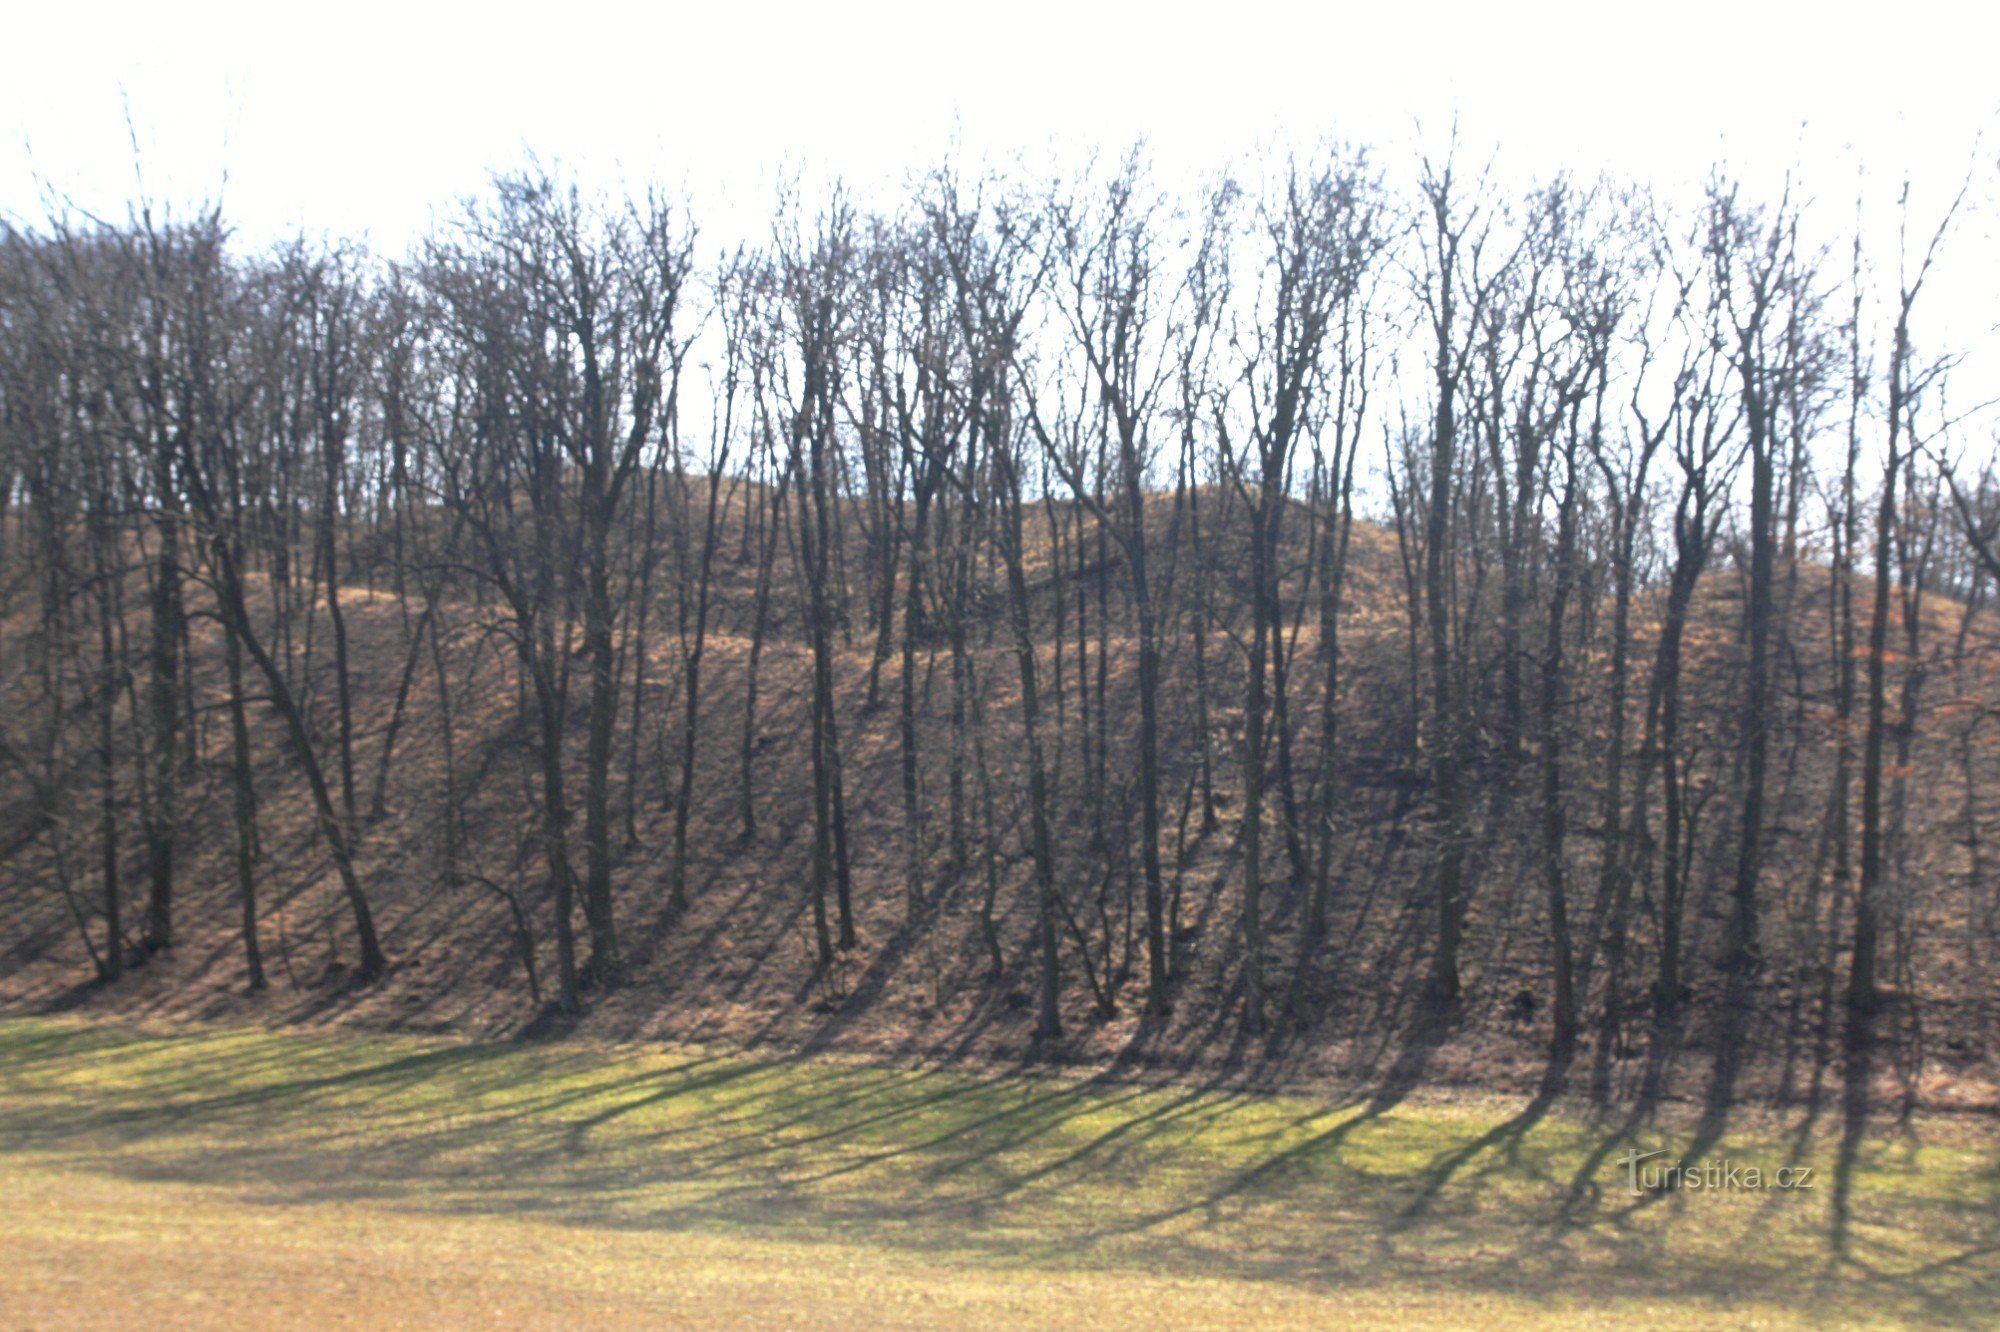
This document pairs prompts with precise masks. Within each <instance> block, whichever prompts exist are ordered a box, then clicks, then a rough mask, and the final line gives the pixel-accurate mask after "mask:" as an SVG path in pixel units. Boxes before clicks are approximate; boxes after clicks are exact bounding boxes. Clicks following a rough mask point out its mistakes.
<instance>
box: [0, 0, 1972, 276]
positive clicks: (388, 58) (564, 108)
mask: <svg viewBox="0 0 2000 1332" xmlns="http://www.w3.org/2000/svg"><path fill="white" fill-rule="evenodd" d="M7 8H9V9H11V10H13V12H12V13H11V14H10V15H8V16H6V17H5V20H4V24H0V30H4V31H6V32H7V34H8V38H7V43H6V45H7V48H8V49H7V52H6V54H5V55H4V56H0V209H4V210H6V211H8V212H11V213H14V214H17V215H21V214H26V215H32V214H33V213H34V212H36V211H37V186H36V179H37V176H38V175H39V176H40V177H42V178H46V179H48V180H50V181H52V182H53V183H54V184H55V185H57V186H58V187H59V188H61V189H63V190H65V191H68V192H71V193H73V194H74V195H76V196H77V198H78V199H79V201H80V202H83V203H85V204H86V205H92V206H95V207H98V208H114V209H115V208H116V207H117V206H119V205H120V204H122V202H123V201H124V199H125V198H126V197H128V196H129V194H130V193H131V184H132V155H131V152H130V150H129V147H128V145H127V142H126V136H125V130H124V112H123V109H122V106H123V103H124V102H125V101H127V100H129V104H130V106H131V110H132V115H133V119H134V120H135V121H136V122H137V124H138V127H139V131H140V138H141V141H142V143H143V145H144V148H145V161H146V168H147V171H148V174H149V183H150V184H151V185H152V187H153V188H154V190H155V192H156V193H160V194H163V195H166V196H173V195H176V194H179V195H190V194H204V193H213V192H214V191H215V189H216V188H217V187H218V186H219V185H220V183H221V181H222V179H223V176H224V173H225V171H226V172H227V175H228V187H227V191H226V196H225V197H226V199H227V201H228V204H229V211H230V213H231V215H232V216H233V217H234V218H235V219H236V220H237V222H238V224H239V226H241V227H242V228H243V230H244V231H245V232H246V233H247V234H248V235H250V236H252V237H255V236H259V235H267V234H275V233H278V232H283V231H287V230H291V229H294V228H297V227H300V226H306V227H309V228H312V229H316V230H317V229H325V230H329V231H333V232H337V233H342V234H350V235H353V234H360V233H364V232H366V233H370V234H372V236H373V237H374V238H375V239H376V240H377V241H378V242H380V243H382V244H383V245H385V246H386V247H388V248H391V249H393V248H396V247H397V246H399V245H400V243H401V242H402V241H403V240H404V239H406V238H407V237H409V236H410V235H412V234H414V233H415V232H417V231H419V230H421V229H422V227H423V226H424V224H425V221H426V218H427V216H428V210H429V209H430V208H432V207H434V206H438V205H447V204H449V203H450V202H451V201H452V200H453V199H454V198H455V197H457V196H458V195H460V194H462V193H464V192H466V191H468V190H470V189H473V188H476V187H477V186H478V185H479V184H480V183H481V181H482V180H483V179H484V177H485V175H486V173H487V172H488V171H489V170H490V169H492V168H495V167H504V166H508V165H512V164H515V163H517V162H519V161H520V160H521V157H522V155H523V153H524V152H525V150H526V149H527V148H530V147H532V148H533V149H534V150H535V151H536V152H538V153H540V154H542V155H543V156H545V157H550V158H554V159H557V160H560V161H563V162H565V163H568V164H570V165H573V166H575V167H577V168H579V169H581V170H584V171H585V172H586V173H596V172H604V173H606V175H607V177H609V176H610V174H611V173H614V172H615V173H617V174H618V175H621V176H624V177H626V178H629V179H645V178H651V179H657V180H662V181H664V182H667V183H670V184H684V185H685V186H686V187H687V189H688V190H689V191H690V192H691V194H692V195H693V197H694V198H695V199H696V200H697V201H698V202H701V203H703V204H705V205H707V206H708V211H711V212H714V213H716V214H717V217H716V218H715V220H716V221H720V220H721V219H722V216H724V215H726V209H725V203H727V204H733V205H734V206H735V207H737V208H747V209H751V210H752V211H753V212H754V211H756V210H761V209H762V208H763V207H764V206H765V204H766V203H767V202H768V198H769V190H770V184H771V181H772V180H773V178H774V171H775V170H776V169H779V168H781V167H784V166H787V165H801V164H803V165H805V166H807V167H808V168H810V169H811V170H813V171H815V172H818V171H826V172H837V173H840V174H843V175H846V176H848V177H850V178H851V179H853V180H855V181H856V182H857V183H859V184H861V185H862V186H863V187H864V188H865V187H866V186H867V185H869V184H870V183H871V182H881V181H891V182H893V181H894V180H895V179H896V178H897V177H898V176H899V175H900V174H901V173H902V172H903V171H905V170H907V169H909V168H912V167H921V166H924V165H927V164H930V163H932V162H934V161H935V160H936V159H937V157H938V156H939V155H940V154H941V153H942V151H943V150H944V148H945V147H946V146H947V144H948V143H949V142H950V141H951V139H952V137H953V136H954V135H955V134H956V135H957V136H959V137H960V138H961V139H962V141H963V142H964V143H965V144H966V145H967V147H969V148H971V149H973V150H975V151H983V152H989V153H994V154H1000V155H1005V154H1006V153H1008V152H1010V151H1012V150H1016V149H1025V150H1028V151H1030V152H1031V153H1034V154H1036V155H1038V156H1039V155H1041V154H1042V153H1044V152H1045V151H1046V149H1047V147H1048V145H1051V144H1053V145H1055V146H1056V147H1057V148H1058V149H1059V150H1060V149H1073V148H1075V147H1077V146H1078V145H1081V144H1085V143H1092V142H1102V143H1107V144H1110V145H1113V146H1116V145H1118V144H1120V143H1122V142H1124V141H1128V140H1130V139H1131V138H1133V137H1134V136H1137V135H1141V134H1143V135H1145V136H1146V137H1147V138H1148V140H1149V141H1150V143H1151V145H1152V147H1153V149H1154V151H1155V153H1156V155H1157V157H1158V159H1159V162H1160V164H1161V167H1162V169H1163V170H1164V171H1167V172H1174V171H1179V170H1186V171H1188V172H1190V173H1192V172H1194V171H1197V170H1204V169H1212V168H1214V167H1217V166H1220V165H1222V164H1224V163H1226V162H1227V161H1229V160H1230V159H1231V158H1234V157H1241V156H1243V155H1244V154H1245V153H1247V152H1250V151H1253V150H1254V149H1255V148H1257V147H1258V146H1259V145H1260V144H1269V143H1271V142H1273V141H1274V140H1279V139H1283V138H1285V137H1288V136H1296V137H1305V136H1310V135H1313V134H1318V133H1322V132H1327V131H1331V132H1333V133H1336V134H1340V135H1343V136H1346V137H1350V138H1357V139H1364V140H1371V141H1376V142H1384V143H1387V142H1392V141H1396V140H1405V141H1406V140H1407V139H1408V138H1409V136H1410V134H1411V132H1412V128H1413V126H1414V125H1415V124H1417V123H1418V122H1419V121H1421V122H1422V123H1423V124H1424V126H1425V127H1426V129H1427V130H1429V131H1431V132H1432V133H1433V134H1436V133H1440V132H1441V131H1442V130H1443V128H1444V127H1445V126H1446V125H1448V123H1449V121H1450V119H1451V117H1452V115H1453V113H1454V112H1457V113H1459V114H1460V116H1461V118H1462V123H1463V125H1464V128H1465V130H1466V131H1467V133H1468V135H1469V136H1470V137H1471V138H1472V139H1473V140H1474V141H1475V142H1497V143H1499V144H1500V145H1501V146H1502V148H1503V161H1504V162H1505V163H1506V164H1507V165H1508V166H1509V167H1510V168H1512V169H1517V170H1521V171H1538V170H1544V169H1547V168H1549V167H1551V166H1556V165H1569V166H1572V167H1576V168H1579V169H1584V170H1590V169H1594V168H1596V167H1599V166H1603V167H1609V168H1614V169H1618V170H1621V171H1624V172H1627V173H1630V174H1634V175H1640V176H1645V177H1648V178H1651V179H1654V180H1656V181H1660V182H1661V183H1670V182H1672V181H1675V180H1690V179H1694V178H1698V177H1699V176H1700V175H1701V173H1702V172H1703V170H1704V169H1705V167H1706V166H1707V164H1708V163H1709V162H1711V161H1712V160H1714V159H1716V158H1717V157H1718V156H1726V157H1727V158H1729V159H1730V161H1731V162H1732V163H1734V164H1738V165H1740V166H1741V167H1742V168H1744V169H1746V170H1748V171H1751V172H1753V173H1764V172H1772V171H1776V170H1778V169H1782V167H1783V166H1784V165H1785V164H1786V163H1787V162H1789V161H1791V160H1793V159H1795V158H1796V159H1798V160H1800V161H1802V162H1803V163H1804V164H1805V166H1806V167H1807V170H1808V174H1809V175H1810V176H1813V177H1816V178H1819V177H1823V178H1826V179H1827V180H1828V181H1830V182H1831V183H1832V186H1833V188H1834V189H1835V192H1836V193H1837V194H1838V195H1841V196H1851V191H1852V185H1851V180H1852V168H1851V166H1848V165H1846V163H1847V162H1848V161H1849V160H1851V154H1852V153H1858V154H1859V155H1860V156H1861V157H1863V158H1865V159H1866V160H1867V161H1868V162H1869V163H1870V165H1871V170H1873V171H1875V172H1877V173H1879V174H1880V175H1882V176H1885V177H1894V176H1896V175H1899V174H1900V173H1901V172H1902V171H1903V170H1904V169H1905V168H1907V169H1909V170H1911V171H1912V172H1913V173H1914V174H1915V175H1916V176H1917V177H1918V178H1919V179H1920V180H1937V181H1942V182H1948V183H1950V184H1953V185H1955V183H1956V181H1957V180H1958V179H1959V178H1960V177H1961V176H1962V175H1963V173H1964V169H1965V163H1966V160H1967V154H1968V152H1969V150H1970V148H1971V145H1972V139H1973V135H1974V133H1975V132H1976V131H1977V130H1979V129H1980V128H1981V127H1982V126H1984V127H1988V128H1989V129H1990V128H1991V127H1992V126H1993V125H1994V114H1995V111H1996V108H2000V79H1996V77H1995V74H1994V69H1993V63H1992V62H1993V57H1994V54H1995V51H1996V48H2000V17H1996V11H1995V10H1994V9H1993V8H1992V7H1990V6H1987V5H1981V4H1974V3H1963V4H1956V5H1951V4H1936V3H1917V4H1909V3H1905V4H1901V5H1894V6H1892V5H1884V4H1873V5H1869V6H1866V7H1865V8H1863V7H1861V6H1853V7H1851V8H1842V7H1840V6H1838V5H1772V4H1762V3H1755V2H1753V0H1735V2H1732V3H1714V2H1713V0H1697V2H1696V3H1690V4H1673V3H1666V2H1660V3H1652V4H1646V5H1639V6H1633V5H1619V4H1616V3H1600V4H1560V5H1536V6H1532V7H1531V6H1517V5H1505V4H1495V5H1476V4H1455V3H1429V4H1421V5H1410V6H1401V7H1399V6H1394V5H1390V4H1375V5H1370V6H1367V7H1360V6H1350V5H1345V4H1337V3H1336V4H1323V5H1316V6H1309V5H1296V6H1292V5H1274V4H1268V3H1250V4H1234V5H1232V4H1222V3H1217V4H1209V5H1186V4H1180V5H1176V4H1172V3H1166V4H1158V5H1150V6H1140V5H1124V4H1102V3H1090V2H1089V0H1056V2H1055V3H1050V2H1049V0H1026V2H1025V3H1005V2H1004V0H1002V2H1000V3H993V2H991V0H988V2H986V3H981V2H980V0H972V2H971V3H967V2H966V0H959V2H958V3H950V0H938V2H936V3H931V4H921V3H895V2H892V0H866V2H863V3H845V4H843V3H838V2H835V3H827V4H820V5H812V4H792V3H782V4H776V3H744V4H736V5H729V4H725V3H705V4H695V5H685V4H673V3H665V4H658V5H640V4H625V5H621V4H603V3H563V0H544V2H543V3H540V4H535V5H520V4H511V3H496V4H492V5H487V6H438V5H426V4H423V3H418V2H416V0H405V2H404V3H395V4H382V3H377V2H376V0H362V2H360V3H325V4H317V5H300V4H283V3H264V4H255V5H226V4H200V3H151V4H136V5H126V4H97V5H87V6H86V5H74V6H70V5H64V4H61V3H50V4H37V5H26V4H18V3H10V4H9V5H8V6H7ZM1801 125H1804V126H1805V127H1806V128H1805V129H1804V131H1803V136H1802V131H1801ZM1990 138H1991V140H1992V142H1994V143H1996V144H2000V134H1994V135H1991V136H1990ZM1989 155H1990V154H1989ZM725 192H726V193H727V194H728V196H729V198H728V200H727V201H725V199H724V197H723V195H724V194H725ZM713 229H714V228H713V227H711V230H713Z"/></svg>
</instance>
